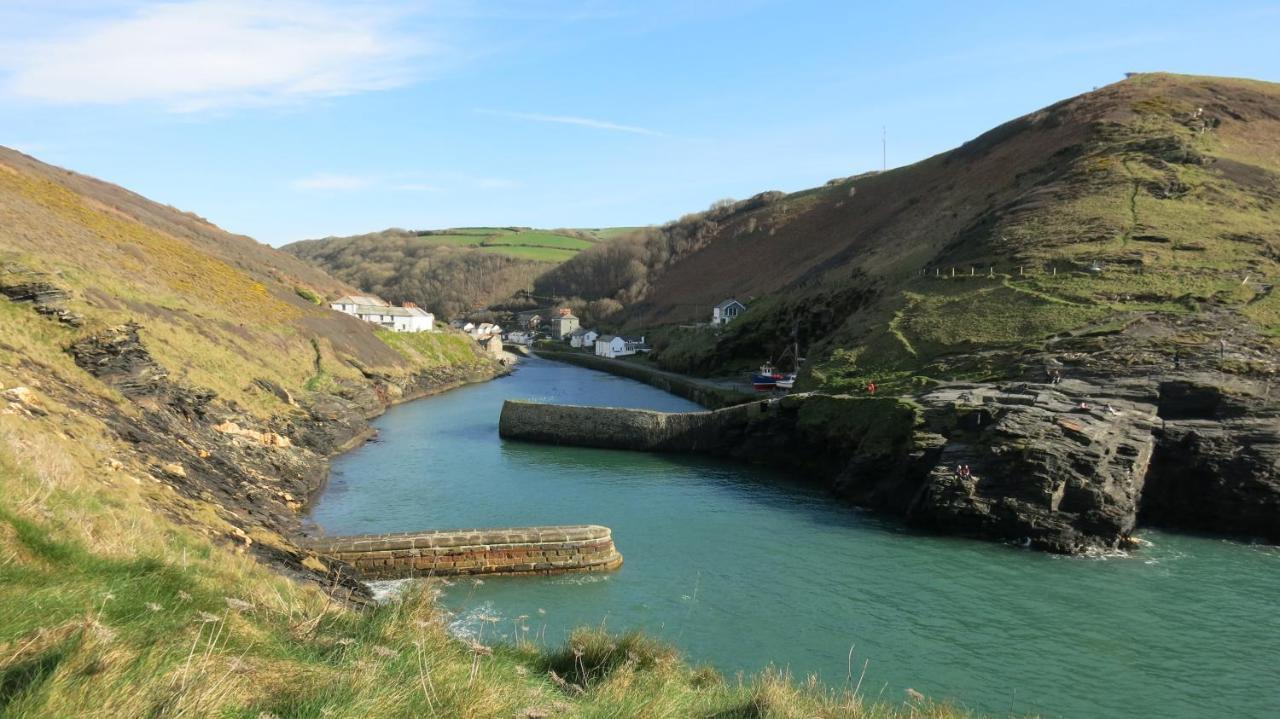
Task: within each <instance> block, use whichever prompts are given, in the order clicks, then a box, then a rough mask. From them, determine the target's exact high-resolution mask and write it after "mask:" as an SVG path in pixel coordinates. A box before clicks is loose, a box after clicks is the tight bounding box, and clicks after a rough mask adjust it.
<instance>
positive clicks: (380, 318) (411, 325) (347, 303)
mask: <svg viewBox="0 0 1280 719" xmlns="http://www.w3.org/2000/svg"><path fill="white" fill-rule="evenodd" d="M329 307H330V309H334V310H337V311H338V312H342V313H344V314H348V315H351V316H353V317H356V318H358V319H361V320H364V321H365V322H369V323H371V324H375V325H379V326H381V327H386V328H387V329H390V330H394V331H396V332H430V331H432V330H433V329H435V323H436V317H435V315H433V314H431V313H430V312H427V311H425V310H422V309H420V308H419V307H418V306H417V305H415V304H414V303H412V302H406V303H404V306H403V307H393V306H392V305H391V304H390V303H389V302H387V301H385V300H381V299H378V298H377V297H367V296H364V295H348V296H346V297H339V298H338V299H336V300H334V301H333V302H330V303H329Z"/></svg>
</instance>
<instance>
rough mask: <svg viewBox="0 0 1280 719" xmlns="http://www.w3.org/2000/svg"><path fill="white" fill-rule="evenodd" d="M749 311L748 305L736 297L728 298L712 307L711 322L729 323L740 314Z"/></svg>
mask: <svg viewBox="0 0 1280 719" xmlns="http://www.w3.org/2000/svg"><path fill="white" fill-rule="evenodd" d="M746 311H747V306H746V305H744V304H742V303H741V302H739V301H737V300H735V299H727V300H724V301H723V302H721V303H720V304H718V305H716V306H715V307H712V308H711V324H713V325H717V326H720V325H727V324H729V323H730V322H732V321H733V320H734V318H736V317H737V316H738V315H740V314H742V313H743V312H746Z"/></svg>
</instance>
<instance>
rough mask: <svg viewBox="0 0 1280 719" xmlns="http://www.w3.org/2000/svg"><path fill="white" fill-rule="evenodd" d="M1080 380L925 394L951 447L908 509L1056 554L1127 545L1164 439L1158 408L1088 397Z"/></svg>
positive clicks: (931, 418) (929, 420) (930, 424)
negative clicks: (1158, 436) (1157, 434)
mask: <svg viewBox="0 0 1280 719" xmlns="http://www.w3.org/2000/svg"><path fill="white" fill-rule="evenodd" d="M1071 384H1073V385H1077V386H1075V387H1073V388H1072V389H1071V390H1063V389H1060V388H1058V387H1057V386H1035V385H1015V386H1011V387H1008V388H999V387H995V386H990V385H985V386H984V385H962V386H952V387H946V388H943V389H939V390H936V391H934V392H931V393H929V394H926V395H924V396H923V397H921V398H920V402H921V403H922V404H923V405H924V407H925V409H924V412H923V413H922V414H923V417H924V420H925V426H926V428H927V429H929V430H930V431H933V432H935V433H936V434H937V435H938V436H939V437H941V438H942V439H941V440H940V441H939V444H940V445H941V449H940V451H939V452H938V454H937V460H936V462H935V464H934V466H933V467H932V468H931V469H930V470H929V474H928V478H927V479H926V481H925V483H924V488H923V491H922V492H921V495H920V496H919V498H918V499H917V500H916V502H915V503H914V504H913V506H912V507H911V509H910V510H909V512H908V517H909V518H910V519H911V520H912V521H913V522H914V523H916V524H920V525H924V526H927V527H930V528H933V529H937V530H940V531H945V532H948V533H957V534H967V535H974V536H990V537H999V538H1004V539H1021V540H1023V541H1025V542H1027V543H1029V544H1030V545H1032V546H1035V547H1037V548H1041V549H1047V550H1050V551H1056V552H1077V551H1082V550H1084V549H1087V548H1090V547H1116V546H1118V545H1119V544H1121V543H1123V542H1124V541H1125V540H1126V539H1127V537H1128V536H1129V535H1130V533H1131V532H1132V531H1133V529H1134V527H1135V525H1136V521H1137V514H1138V506H1139V498H1140V497H1141V495H1142V488H1143V480H1144V477H1145V476H1146V472H1147V467H1148V465H1149V463H1150V461H1151V456H1152V453H1153V451H1154V447H1155V438H1154V436H1153V434H1152V432H1153V430H1154V429H1155V427H1156V413H1155V407H1154V406H1153V405H1151V404H1146V403H1141V402H1134V401H1129V400H1121V399H1111V400H1108V401H1102V402H1099V401H1095V400H1093V399H1086V398H1084V397H1083V396H1082V395H1083V394H1084V393H1082V392H1081V390H1082V389H1084V387H1083V386H1082V385H1081V383H1071ZM1088 394H1089V395H1093V396H1096V394H1094V393H1093V392H1088Z"/></svg>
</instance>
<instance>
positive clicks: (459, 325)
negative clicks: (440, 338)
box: [449, 320, 476, 334]
mask: <svg viewBox="0 0 1280 719" xmlns="http://www.w3.org/2000/svg"><path fill="white" fill-rule="evenodd" d="M449 326H450V327H452V328H454V329H455V330H462V331H463V332H466V333H467V334H471V330H474V329H475V328H476V323H474V322H470V321H468V320H454V321H452V322H450V323H449Z"/></svg>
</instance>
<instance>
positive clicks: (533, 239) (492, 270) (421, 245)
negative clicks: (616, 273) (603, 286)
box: [282, 227, 636, 317]
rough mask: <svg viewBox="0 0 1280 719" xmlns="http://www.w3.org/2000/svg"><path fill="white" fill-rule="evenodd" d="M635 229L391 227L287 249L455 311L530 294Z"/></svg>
mask: <svg viewBox="0 0 1280 719" xmlns="http://www.w3.org/2000/svg"><path fill="white" fill-rule="evenodd" d="M634 229H636V228H629V227H611V228H596V229H560V230H537V229H531V228H527V227H457V228H452V229H447V230H419V231H410V230H400V229H389V230H384V231H382V232H377V233H372V234H367V235H358V236H355V237H328V238H325V239H321V240H304V241H302V242H295V243H293V244H290V245H286V246H285V247H283V248H282V249H284V250H285V251H286V252H289V253H291V254H293V255H295V256H297V257H299V258H301V259H303V260H306V261H308V262H311V263H313V264H315V265H317V266H319V267H322V268H324V269H325V270H327V271H329V272H332V273H333V274H334V275H336V276H337V277H340V278H342V279H344V280H346V281H348V282H351V283H352V284H355V285H358V286H360V287H361V288H362V289H364V290H366V291H369V292H375V293H378V294H379V295H382V296H383V297H386V298H387V299H390V300H392V301H396V302H402V301H405V300H410V301H413V302H416V303H418V304H419V305H420V306H422V307H426V308H428V309H431V310H432V311H433V312H436V313H438V314H441V315H443V316H445V317H452V316H456V315H458V314H461V313H464V312H467V311H470V310H475V309H480V308H483V307H487V306H490V305H493V304H497V303H501V302H503V301H506V300H508V299H510V298H512V297H513V296H516V295H520V294H523V293H528V292H529V291H531V290H532V289H533V285H534V280H535V279H536V278H537V277H538V276H540V275H541V274H543V273H545V272H546V271H547V270H549V269H550V268H552V267H554V266H555V265H556V264H559V263H561V262H565V261H566V260H569V259H572V258H573V257H574V256H576V255H577V254H578V253H579V252H581V251H583V250H587V249H590V248H592V247H594V246H596V245H598V244H601V243H605V242H608V241H610V240H613V239H615V238H617V237H619V236H622V235H626V234H627V233H629V232H631V231H633V230H634Z"/></svg>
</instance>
